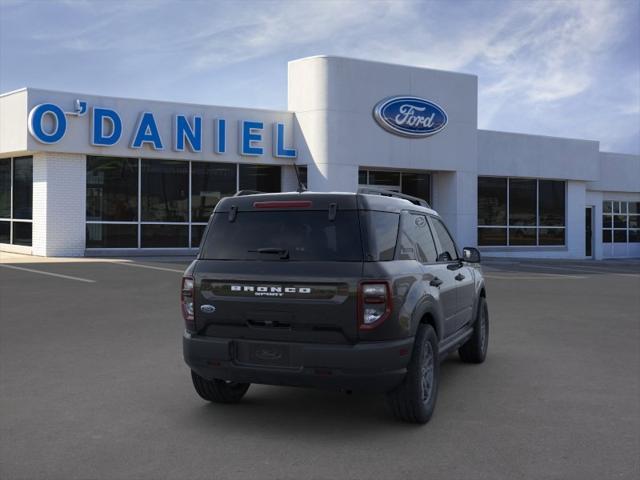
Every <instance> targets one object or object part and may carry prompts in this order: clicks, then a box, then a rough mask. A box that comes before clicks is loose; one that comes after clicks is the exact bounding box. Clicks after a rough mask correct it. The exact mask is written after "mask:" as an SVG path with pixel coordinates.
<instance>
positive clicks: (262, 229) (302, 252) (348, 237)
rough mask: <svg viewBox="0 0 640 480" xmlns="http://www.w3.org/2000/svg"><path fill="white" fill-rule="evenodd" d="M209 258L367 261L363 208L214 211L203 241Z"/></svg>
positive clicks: (203, 256)
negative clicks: (364, 257)
mask: <svg viewBox="0 0 640 480" xmlns="http://www.w3.org/2000/svg"><path fill="white" fill-rule="evenodd" d="M201 258H203V259H205V260H274V261H286V260H290V261H295V260H299V261H343V262H347V261H362V241H361V237H360V226H359V222H358V213H357V212H356V211H350V210H343V211H340V210H338V211H337V213H336V217H335V219H334V220H333V221H330V220H329V214H328V212H327V211H326V210H325V211H310V210H306V211H290V210H288V211H261V212H238V214H237V215H236V218H235V220H234V221H233V222H230V221H229V214H228V213H227V212H219V213H215V214H214V215H213V218H212V219H211V224H210V226H209V229H208V231H207V237H206V238H205V240H204V241H203V243H202V253H201Z"/></svg>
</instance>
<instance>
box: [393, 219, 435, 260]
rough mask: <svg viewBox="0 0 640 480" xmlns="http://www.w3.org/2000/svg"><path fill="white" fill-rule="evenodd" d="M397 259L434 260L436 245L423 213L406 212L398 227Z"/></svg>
mask: <svg viewBox="0 0 640 480" xmlns="http://www.w3.org/2000/svg"><path fill="white" fill-rule="evenodd" d="M399 245H400V250H399V252H398V259H399V260H417V261H419V262H422V263H432V262H435V261H436V257H437V256H438V255H437V252H436V245H435V243H434V241H433V235H432V234H431V229H430V228H429V223H428V222H427V218H426V217H425V216H424V215H418V214H412V213H406V214H404V215H403V216H402V227H401V229H400V241H399Z"/></svg>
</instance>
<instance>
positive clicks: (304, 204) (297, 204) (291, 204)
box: [253, 200, 311, 208]
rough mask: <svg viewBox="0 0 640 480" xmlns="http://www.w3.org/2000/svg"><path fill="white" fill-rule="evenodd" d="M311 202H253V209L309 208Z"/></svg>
mask: <svg viewBox="0 0 640 480" xmlns="http://www.w3.org/2000/svg"><path fill="white" fill-rule="evenodd" d="M310 206H311V201H309V200H273V201H269V202H253V208H309V207H310Z"/></svg>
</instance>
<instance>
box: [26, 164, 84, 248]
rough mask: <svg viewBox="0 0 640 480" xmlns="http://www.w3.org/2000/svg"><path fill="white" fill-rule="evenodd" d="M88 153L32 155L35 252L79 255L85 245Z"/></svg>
mask: <svg viewBox="0 0 640 480" xmlns="http://www.w3.org/2000/svg"><path fill="white" fill-rule="evenodd" d="M85 203H86V157H85V156H84V155H77V154H66V153H51V152H46V153H36V154H35V155H34V156H33V249H32V251H33V254H34V255H42V256H57V257H80V256H83V255H84V248H85V215H86V213H85Z"/></svg>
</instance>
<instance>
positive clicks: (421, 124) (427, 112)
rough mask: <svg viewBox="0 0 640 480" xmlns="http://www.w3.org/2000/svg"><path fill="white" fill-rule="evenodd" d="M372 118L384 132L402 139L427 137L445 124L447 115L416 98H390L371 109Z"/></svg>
mask: <svg viewBox="0 0 640 480" xmlns="http://www.w3.org/2000/svg"><path fill="white" fill-rule="evenodd" d="M373 116H374V118H375V119H376V121H377V122H378V123H379V124H380V126H381V127H382V128H384V129H385V130H387V131H389V132H391V133H395V134H396V135H402V136H404V137H412V138H420V137H428V136H429V135H433V134H435V133H438V132H439V131H440V130H442V129H443V128H444V127H445V125H446V124H447V114H446V113H445V111H444V110H443V109H442V108H440V107H439V106H438V105H436V104H435V103H433V102H429V101H427V100H424V99H422V98H418V97H391V98H386V99H384V100H382V101H381V102H380V103H378V104H377V105H376V106H375V108H374V109H373Z"/></svg>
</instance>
